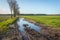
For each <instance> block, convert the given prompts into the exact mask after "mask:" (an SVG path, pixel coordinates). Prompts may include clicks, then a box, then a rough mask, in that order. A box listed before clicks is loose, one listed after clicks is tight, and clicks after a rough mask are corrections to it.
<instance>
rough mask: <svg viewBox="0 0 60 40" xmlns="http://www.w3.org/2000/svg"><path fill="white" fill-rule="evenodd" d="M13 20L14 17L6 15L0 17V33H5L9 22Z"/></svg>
mask: <svg viewBox="0 0 60 40" xmlns="http://www.w3.org/2000/svg"><path fill="white" fill-rule="evenodd" d="M14 20H15V18H12V19H11V18H10V17H7V16H5V17H4V16H2V17H0V34H5V33H6V32H7V31H8V30H9V26H8V25H9V24H12V22H13V21H14Z"/></svg>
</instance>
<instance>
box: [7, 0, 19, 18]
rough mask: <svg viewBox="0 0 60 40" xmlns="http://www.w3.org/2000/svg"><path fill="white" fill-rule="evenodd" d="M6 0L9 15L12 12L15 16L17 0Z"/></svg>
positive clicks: (17, 11) (17, 12)
mask: <svg viewBox="0 0 60 40" xmlns="http://www.w3.org/2000/svg"><path fill="white" fill-rule="evenodd" d="M7 1H8V4H9V6H10V9H11V17H12V12H13V13H14V17H16V16H17V15H18V14H19V7H18V4H17V1H16V0H7Z"/></svg>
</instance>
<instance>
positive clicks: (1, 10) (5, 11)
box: [0, 9, 10, 14]
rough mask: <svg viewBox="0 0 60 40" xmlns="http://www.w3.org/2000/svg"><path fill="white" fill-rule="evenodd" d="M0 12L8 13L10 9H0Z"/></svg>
mask: <svg viewBox="0 0 60 40" xmlns="http://www.w3.org/2000/svg"><path fill="white" fill-rule="evenodd" d="M0 14H10V10H7V9H0Z"/></svg>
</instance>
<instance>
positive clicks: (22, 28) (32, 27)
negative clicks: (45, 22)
mask: <svg viewBox="0 0 60 40" xmlns="http://www.w3.org/2000/svg"><path fill="white" fill-rule="evenodd" d="M17 23H18V26H19V30H20V31H22V32H23V31H24V27H23V25H24V24H28V26H27V27H30V28H31V29H34V30H35V31H37V32H40V27H38V26H37V25H35V24H33V23H30V22H28V21H26V20H25V19H24V18H20V19H19V21H18V22H17Z"/></svg>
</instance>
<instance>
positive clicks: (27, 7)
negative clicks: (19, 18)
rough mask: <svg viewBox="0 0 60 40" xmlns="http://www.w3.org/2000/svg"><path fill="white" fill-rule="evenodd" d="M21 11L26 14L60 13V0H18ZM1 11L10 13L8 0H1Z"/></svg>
mask: <svg viewBox="0 0 60 40" xmlns="http://www.w3.org/2000/svg"><path fill="white" fill-rule="evenodd" d="M17 2H18V4H19V7H20V12H21V13H24V14H29V13H33V14H36V13H38V14H41V13H42V14H60V0H17ZM0 13H2V14H8V13H10V9H9V5H8V3H7V1H6V0H0Z"/></svg>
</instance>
